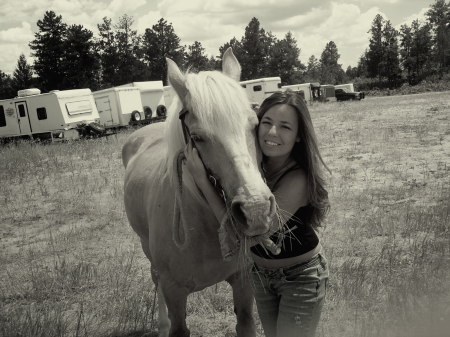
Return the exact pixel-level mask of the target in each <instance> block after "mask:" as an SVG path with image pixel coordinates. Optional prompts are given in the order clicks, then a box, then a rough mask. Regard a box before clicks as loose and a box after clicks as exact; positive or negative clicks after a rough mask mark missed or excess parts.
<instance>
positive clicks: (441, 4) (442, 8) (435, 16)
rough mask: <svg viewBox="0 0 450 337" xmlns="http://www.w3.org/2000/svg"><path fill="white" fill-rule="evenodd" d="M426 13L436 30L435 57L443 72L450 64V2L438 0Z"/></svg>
mask: <svg viewBox="0 0 450 337" xmlns="http://www.w3.org/2000/svg"><path fill="white" fill-rule="evenodd" d="M426 15H427V17H428V21H429V22H430V24H431V26H432V28H433V31H434V37H433V43H434V57H435V61H436V63H437V66H438V69H439V72H440V74H442V73H443V72H444V70H445V69H446V68H447V67H449V66H450V4H448V3H446V2H445V0H436V2H435V3H434V4H432V5H431V7H430V9H429V10H428V11H427V13H426Z"/></svg>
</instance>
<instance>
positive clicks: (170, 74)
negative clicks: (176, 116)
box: [166, 57, 187, 104]
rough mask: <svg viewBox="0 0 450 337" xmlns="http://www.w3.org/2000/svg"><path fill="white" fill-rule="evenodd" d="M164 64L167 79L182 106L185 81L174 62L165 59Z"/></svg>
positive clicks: (185, 89)
mask: <svg viewBox="0 0 450 337" xmlns="http://www.w3.org/2000/svg"><path fill="white" fill-rule="evenodd" d="M166 62H167V79H168V81H169V83H170V85H171V86H172V87H173V89H174V90H175V92H176V93H177V95H178V97H179V98H180V100H181V102H183V104H184V103H185V99H186V95H187V88H186V79H185V77H184V75H183V74H182V73H181V71H180V68H178V66H177V64H176V63H175V62H174V61H172V60H171V59H169V58H167V57H166Z"/></svg>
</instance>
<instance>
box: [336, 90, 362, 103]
mask: <svg viewBox="0 0 450 337" xmlns="http://www.w3.org/2000/svg"><path fill="white" fill-rule="evenodd" d="M334 95H335V96H336V100H337V101H348V100H351V101H353V100H355V99H357V100H362V99H363V98H364V97H365V96H366V95H365V94H364V92H363V91H348V90H346V89H336V90H335V91H334Z"/></svg>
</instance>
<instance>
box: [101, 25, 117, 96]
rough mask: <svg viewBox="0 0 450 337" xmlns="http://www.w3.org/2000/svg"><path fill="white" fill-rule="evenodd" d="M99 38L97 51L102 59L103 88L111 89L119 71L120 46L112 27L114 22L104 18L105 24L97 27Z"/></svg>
mask: <svg viewBox="0 0 450 337" xmlns="http://www.w3.org/2000/svg"><path fill="white" fill-rule="evenodd" d="M97 28H98V31H99V37H98V38H97V41H96V49H97V52H98V55H99V58H100V68H101V78H100V86H101V88H109V87H112V86H114V85H115V84H116V82H117V81H116V73H117V72H118V70H119V63H120V60H119V55H118V46H117V42H116V38H115V34H114V30H113V27H112V20H111V19H110V18H107V17H104V18H103V22H102V23H101V24H99V25H97Z"/></svg>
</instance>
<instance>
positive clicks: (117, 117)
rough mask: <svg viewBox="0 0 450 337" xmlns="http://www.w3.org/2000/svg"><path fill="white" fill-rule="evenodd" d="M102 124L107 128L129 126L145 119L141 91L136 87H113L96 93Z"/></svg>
mask: <svg viewBox="0 0 450 337" xmlns="http://www.w3.org/2000/svg"><path fill="white" fill-rule="evenodd" d="M92 94H93V95H94V100H95V104H96V105H97V110H98V113H99V115H100V124H101V125H102V126H103V127H105V128H107V129H108V128H116V127H124V126H128V125H129V124H130V122H132V121H139V120H141V119H142V118H143V117H144V114H143V111H142V100H141V91H140V90H139V88H136V87H113V88H108V89H103V90H98V91H94V92H93V93H92Z"/></svg>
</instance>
